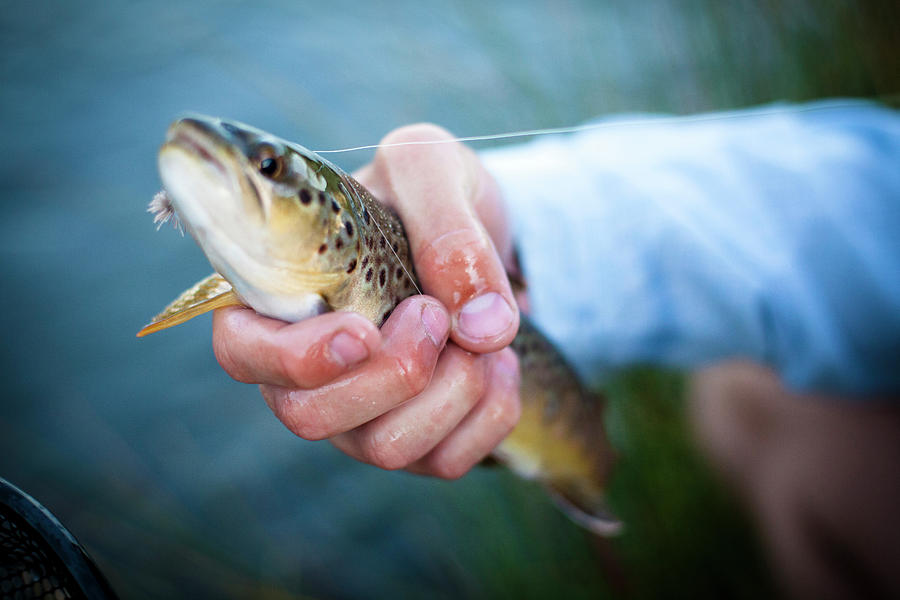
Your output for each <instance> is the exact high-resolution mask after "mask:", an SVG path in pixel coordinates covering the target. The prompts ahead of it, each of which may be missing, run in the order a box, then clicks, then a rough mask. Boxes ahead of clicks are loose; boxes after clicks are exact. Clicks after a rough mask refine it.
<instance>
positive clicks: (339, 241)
mask: <svg viewBox="0 0 900 600" xmlns="http://www.w3.org/2000/svg"><path fill="white" fill-rule="evenodd" d="M343 247H344V240H342V239H341V238H338V239H336V240H334V249H335V250H340V249H341V248H343Z"/></svg>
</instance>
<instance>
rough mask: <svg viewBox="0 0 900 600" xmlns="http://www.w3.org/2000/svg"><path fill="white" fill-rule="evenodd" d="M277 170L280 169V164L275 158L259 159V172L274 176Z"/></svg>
mask: <svg viewBox="0 0 900 600" xmlns="http://www.w3.org/2000/svg"><path fill="white" fill-rule="evenodd" d="M279 171H281V165H280V161H279V160H278V159H277V158H264V159H262V160H261V161H259V172H260V173H262V174H263V175H265V176H266V177H275V176H276V175H278V172H279Z"/></svg>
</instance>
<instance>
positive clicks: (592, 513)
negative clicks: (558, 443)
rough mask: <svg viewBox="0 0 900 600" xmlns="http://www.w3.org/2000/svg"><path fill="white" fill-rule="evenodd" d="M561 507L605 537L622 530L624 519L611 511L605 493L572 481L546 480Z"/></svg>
mask: <svg viewBox="0 0 900 600" xmlns="http://www.w3.org/2000/svg"><path fill="white" fill-rule="evenodd" d="M546 487H547V491H548V492H550V497H551V498H553V502H554V503H555V504H556V506H558V507H559V509H560V510H561V511H562V512H563V513H565V515H566V516H567V517H569V518H570V519H572V520H573V521H575V523H577V524H578V525H580V526H582V527H584V528H585V529H588V530H590V531H592V532H593V533H595V534H597V535H601V536H604V537H607V536H612V535H617V534H619V533H621V532H622V527H623V525H622V521H620V520H619V519H618V518H617V517H616V516H615V515H613V514H612V512H610V510H609V508H608V507H607V506H606V500H605V496H604V495H603V493H602V492H601V491H599V490H597V489H593V487H591V488H590V489H587V488H585V487H584V486H582V485H577V484H572V483H571V482H556V481H548V482H546Z"/></svg>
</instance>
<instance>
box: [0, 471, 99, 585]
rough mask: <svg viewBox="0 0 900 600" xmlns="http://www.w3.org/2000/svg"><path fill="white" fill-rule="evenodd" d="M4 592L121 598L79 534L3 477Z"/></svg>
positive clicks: (0, 567) (0, 550)
mask: <svg viewBox="0 0 900 600" xmlns="http://www.w3.org/2000/svg"><path fill="white" fill-rule="evenodd" d="M0 597H2V599H3V600H8V599H9V600H19V599H25V598H40V599H42V600H44V599H46V600H62V599H64V598H91V599H92V600H94V599H98V598H99V599H103V598H115V595H114V594H113V592H112V590H111V589H110V587H109V584H108V583H107V582H106V580H105V579H104V578H103V576H102V575H101V574H100V571H99V570H98V569H97V567H96V565H94V563H93V562H92V561H91V559H90V557H88V555H87V553H86V552H85V551H84V549H83V548H82V547H81V545H80V544H79V543H78V541H77V540H75V538H74V537H72V535H71V534H70V533H69V532H68V531H67V530H66V528H65V527H63V526H62V524H61V523H60V522H59V521H58V520H56V518H55V517H54V516H53V515H52V514H50V512H49V511H47V509H45V508H44V507H43V506H41V505H40V504H38V502H37V501H36V500H34V499H33V498H32V497H31V496H29V495H27V494H25V493H24V492H22V491H21V490H19V489H18V488H16V487H15V486H13V485H12V484H10V483H9V482H7V481H5V480H3V479H2V478H0Z"/></svg>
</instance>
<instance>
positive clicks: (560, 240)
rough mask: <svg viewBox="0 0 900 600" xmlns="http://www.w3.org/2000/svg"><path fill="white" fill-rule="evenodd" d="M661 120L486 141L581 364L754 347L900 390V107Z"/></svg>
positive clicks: (547, 299)
mask: <svg viewBox="0 0 900 600" xmlns="http://www.w3.org/2000/svg"><path fill="white" fill-rule="evenodd" d="M735 117H736V118H722V119H710V120H704V121H696V120H695V121H683V122H675V123H672V122H665V123H662V122H655V123H654V122H652V121H648V122H647V124H645V125H640V126H629V127H613V128H609V129H601V130H597V131H593V132H589V133H583V134H580V135H576V136H571V137H568V138H554V139H545V140H541V141H538V142H535V143H532V144H528V145H523V146H519V147H515V148H510V149H506V150H500V151H494V152H490V153H486V154H485V156H484V158H485V161H486V163H487V165H488V168H489V170H491V171H492V173H493V174H494V175H495V177H496V178H497V179H498V181H499V182H500V185H501V187H502V188H503V190H504V193H505V196H506V198H507V202H508V204H509V209H510V215H511V217H512V220H513V222H514V224H515V231H516V235H517V238H518V245H519V249H520V253H521V260H522V264H523V269H524V270H525V273H526V275H527V278H528V280H529V283H530V297H531V303H532V308H533V311H534V315H535V318H536V320H537V322H538V323H539V324H541V325H542V326H543V327H544V328H545V329H546V330H547V332H548V333H549V334H550V335H551V337H553V338H555V339H557V340H558V341H560V342H563V347H564V349H565V350H566V352H567V353H568V354H569V356H570V357H571V358H572V359H573V360H574V362H575V363H576V364H577V365H578V366H579V368H581V369H582V370H585V371H590V372H596V370H597V369H604V368H615V367H619V366H623V365H628V364H634V363H656V364H665V365H673V366H680V367H693V366H698V365H701V364H704V363H709V362H713V361H717V360H720V359H722V358H726V357H746V358H750V359H752V360H754V361H756V362H761V363H766V364H769V365H771V366H773V367H774V368H776V369H777V370H778V371H779V372H780V373H781V374H782V376H783V377H784V378H785V379H786V380H787V382H788V383H789V384H791V385H793V386H796V387H803V388H813V389H825V390H834V391H843V392H854V393H866V392H870V391H875V390H879V389H892V388H894V389H896V388H898V387H900V369H898V368H897V366H898V365H897V359H896V358H895V357H896V356H898V352H897V350H898V349H900V348H898V344H900V341H898V340H900V277H898V274H900V245H898V242H897V239H898V237H900V236H897V235H896V232H897V231H898V230H900V169H898V167H897V165H898V163H900V118H898V116H897V115H896V114H895V113H893V112H890V111H886V110H883V109H877V108H875V107H873V106H871V105H865V104H860V105H858V106H857V107H853V108H844V109H832V110H816V111H807V112H801V113H792V114H788V113H784V112H782V113H780V114H773V111H772V110H768V111H766V110H764V111H760V112H759V113H757V114H755V115H753V114H751V113H738V114H737V115H736V116H735Z"/></svg>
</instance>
